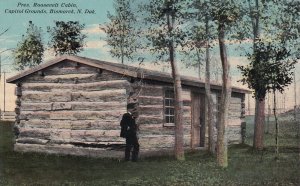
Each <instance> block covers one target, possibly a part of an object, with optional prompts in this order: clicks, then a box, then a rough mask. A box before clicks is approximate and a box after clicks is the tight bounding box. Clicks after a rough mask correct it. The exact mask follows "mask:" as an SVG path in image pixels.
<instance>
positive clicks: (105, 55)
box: [0, 0, 300, 110]
mask: <svg viewBox="0 0 300 186" xmlns="http://www.w3.org/2000/svg"><path fill="white" fill-rule="evenodd" d="M35 3H36V4H35ZM41 4H50V5H51V6H54V7H41ZM50 5H48V6H50ZM51 9H53V10H55V11H61V10H62V11H73V12H72V13H67V14H61V13H50V11H51ZM43 10H44V11H46V12H47V13H43V12H42V13H36V12H38V11H43ZM108 11H110V12H113V0H72V1H71V0H69V1H67V0H22V1H21V0H0V33H2V32H3V31H4V30H6V29H9V30H8V31H7V32H6V33H4V34H3V35H1V36H0V55H1V62H2V72H4V71H5V72H7V74H6V77H10V76H12V75H14V74H16V73H17V72H16V71H14V70H13V68H12V65H11V64H12V61H13V58H12V56H11V51H10V50H9V49H13V48H15V47H16V46H17V43H18V41H20V40H21V38H22V35H23V34H25V32H26V28H27V26H28V22H29V21H32V22H33V23H34V24H35V25H36V26H38V27H41V28H42V29H43V38H44V42H45V44H47V38H48V34H47V32H46V30H47V27H48V26H51V27H52V26H54V21H56V20H57V21H79V22H80V23H83V24H85V29H84V31H83V32H84V33H85V34H86V35H87V38H86V45H85V47H84V51H83V52H81V53H80V54H79V55H80V56H85V57H89V58H95V59H100V60H104V61H111V62H118V60H117V59H115V58H112V57H111V56H110V54H109V48H108V46H107V44H106V42H105V41H104V39H105V37H106V36H105V33H104V32H103V31H101V30H100V29H99V25H100V24H104V23H105V22H108V19H107V12H108ZM79 12H81V13H79ZM7 49H8V50H7ZM6 50H7V51H6ZM233 53H236V52H235V51H234V50H233V48H232V47H231V48H229V54H233ZM54 57H55V56H54V54H53V53H52V52H50V51H49V50H48V51H46V52H45V55H44V61H47V60H49V59H51V58H54ZM215 57H217V56H215ZM229 62H230V63H231V68H232V84H233V85H235V86H240V87H242V88H246V86H241V84H240V83H238V82H237V80H239V79H240V78H241V76H240V73H239V71H237V70H236V66H237V65H238V64H247V59H246V58H244V57H241V56H236V55H234V56H231V57H230V58H229ZM143 65H144V66H143V67H145V68H151V69H156V70H158V69H161V67H158V66H155V65H154V64H152V63H147V62H145V64H143ZM180 66H181V70H180V72H181V74H183V75H192V76H197V71H196V70H194V69H185V68H183V67H184V65H180ZM297 69H299V65H298V67H297ZM299 74H300V73H299ZM298 79H299V78H298ZM3 81H4V78H3V73H2V78H1V84H0V108H1V110H3V102H4V101H3V100H4V92H3V91H4V87H3ZM299 82H300V81H298V88H297V91H298V92H300V83H299ZM292 90H293V86H291V87H290V88H289V90H287V93H286V94H287V95H288V96H286V101H287V102H288V103H287V106H286V107H292V106H293V95H292ZM5 91H6V94H5V95H6V107H5V108H6V110H13V109H14V107H15V105H14V100H15V97H14V96H13V94H14V85H11V84H6V88H5ZM250 97H251V96H250ZM299 103H300V99H299V100H298V104H299ZM247 104H248V103H247ZM250 107H252V109H253V108H254V103H253V100H252V99H251V101H250Z"/></svg>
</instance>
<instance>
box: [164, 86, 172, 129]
mask: <svg viewBox="0 0 300 186" xmlns="http://www.w3.org/2000/svg"><path fill="white" fill-rule="evenodd" d="M163 91H164V96H163V117H164V118H163V121H164V123H163V126H164V127H175V94H174V90H173V89H172V88H164V89H163ZM167 91H171V92H172V93H173V95H174V97H173V98H171V97H167V96H166V95H167ZM168 99H169V100H173V106H171V105H166V100H168ZM167 108H171V109H173V112H174V114H173V115H171V114H166V109H167ZM167 116H169V117H173V121H174V122H173V123H170V122H167V120H166V117H167Z"/></svg>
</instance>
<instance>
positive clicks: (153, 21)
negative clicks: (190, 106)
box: [144, 0, 186, 160]
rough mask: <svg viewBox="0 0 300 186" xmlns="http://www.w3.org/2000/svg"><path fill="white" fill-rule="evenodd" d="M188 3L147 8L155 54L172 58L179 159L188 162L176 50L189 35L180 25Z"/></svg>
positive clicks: (168, 1)
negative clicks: (184, 141) (185, 154)
mask: <svg viewBox="0 0 300 186" xmlns="http://www.w3.org/2000/svg"><path fill="white" fill-rule="evenodd" d="M185 3H186V2H185V1H178V0H164V1H161V0H151V1H150V2H149V3H148V4H147V5H145V6H144V10H146V11H147V14H148V15H149V16H147V18H146V19H145V20H146V23H147V25H148V35H147V37H148V39H149V41H151V46H152V49H151V51H153V52H154V53H157V54H158V58H159V59H161V57H162V56H165V55H169V61H170V65H171V69H172V77H173V81H174V93H175V150H174V152H175V157H176V159H177V160H184V149H183V102H182V87H181V78H180V74H179V69H178V66H177V63H176V58H175V53H176V48H177V47H178V46H179V45H180V46H181V45H182V43H183V40H184V39H185V36H186V35H185V33H184V31H183V30H182V27H181V26H180V25H183V22H182V17H183V16H182V15H183V13H182V11H184V10H185V8H186V4H185Z"/></svg>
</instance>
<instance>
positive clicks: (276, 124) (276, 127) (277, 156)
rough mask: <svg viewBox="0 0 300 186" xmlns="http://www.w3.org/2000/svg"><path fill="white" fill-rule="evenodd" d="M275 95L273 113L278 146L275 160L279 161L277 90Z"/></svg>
mask: <svg viewBox="0 0 300 186" xmlns="http://www.w3.org/2000/svg"><path fill="white" fill-rule="evenodd" d="M273 93H274V108H273V113H274V117H275V144H276V149H275V159H276V160H278V159H279V144H278V140H279V139H278V133H279V123H278V119H277V114H276V95H275V89H273Z"/></svg>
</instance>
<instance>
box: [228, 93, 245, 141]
mask: <svg viewBox="0 0 300 186" xmlns="http://www.w3.org/2000/svg"><path fill="white" fill-rule="evenodd" d="M243 102H244V100H243V99H242V97H239V96H233V97H231V99H230V104H229V112H228V127H227V131H226V132H227V139H228V143H229V144H236V143H241V141H242V135H241V123H242V122H243V118H242V117H243V108H242V106H243Z"/></svg>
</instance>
